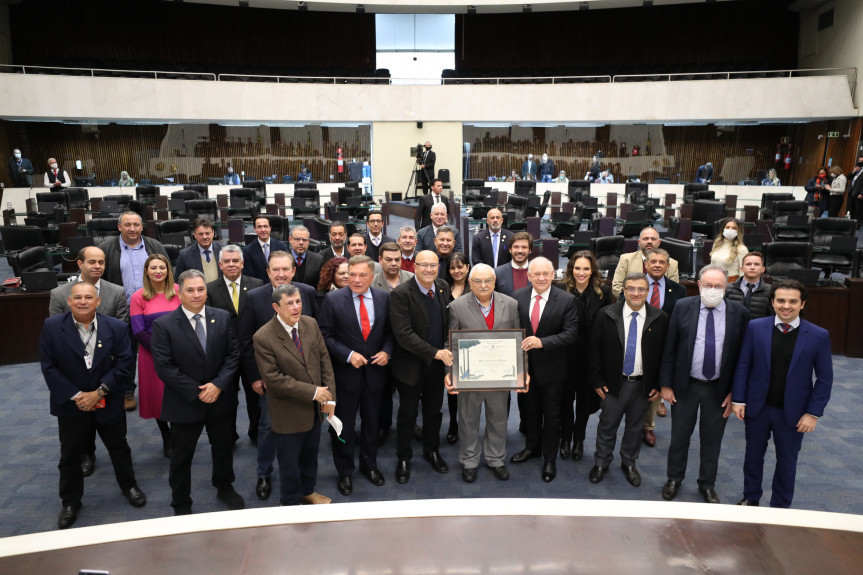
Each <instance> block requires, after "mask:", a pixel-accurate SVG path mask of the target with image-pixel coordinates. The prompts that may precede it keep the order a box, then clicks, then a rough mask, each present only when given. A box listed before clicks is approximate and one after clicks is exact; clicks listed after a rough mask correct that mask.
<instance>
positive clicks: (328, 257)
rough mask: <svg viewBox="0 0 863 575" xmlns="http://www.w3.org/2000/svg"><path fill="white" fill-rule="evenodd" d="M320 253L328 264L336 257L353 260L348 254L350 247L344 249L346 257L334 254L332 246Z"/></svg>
mask: <svg viewBox="0 0 863 575" xmlns="http://www.w3.org/2000/svg"><path fill="white" fill-rule="evenodd" d="M366 241H367V242H368V240H366ZM318 253H319V254H320V255H321V256H323V258H324V263H327V262H328V261H330V260H331V259H333V258H335V257H342V258H345V259H346V260H349V259H351V254H349V253H348V246H345V247H344V251H343V253H344V255H341V256H337V255H336V254H334V253H333V248H332V247H330V246H327V249H325V250H324V251H322V252H318ZM366 253H368V250H366ZM369 257H371V256H369ZM375 261H377V259H375Z"/></svg>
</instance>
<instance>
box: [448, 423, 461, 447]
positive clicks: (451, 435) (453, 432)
mask: <svg viewBox="0 0 863 575" xmlns="http://www.w3.org/2000/svg"><path fill="white" fill-rule="evenodd" d="M456 441H458V427H450V428H449V429H448V430H447V432H446V442H447V443H449V444H450V445H452V444H454V443H455V442H456Z"/></svg>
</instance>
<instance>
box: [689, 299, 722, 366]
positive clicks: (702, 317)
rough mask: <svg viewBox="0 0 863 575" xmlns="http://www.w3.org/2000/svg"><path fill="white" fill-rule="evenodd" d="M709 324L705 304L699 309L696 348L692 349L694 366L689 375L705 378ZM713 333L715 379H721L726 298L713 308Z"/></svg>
mask: <svg viewBox="0 0 863 575" xmlns="http://www.w3.org/2000/svg"><path fill="white" fill-rule="evenodd" d="M706 326H707V308H706V307H705V306H704V304H703V303H702V304H701V307H700V308H699V309H698V330H697V331H696V332H695V348H694V349H693V350H692V367H691V368H690V370H689V377H693V378H695V379H704V373H702V371H703V368H704V330H705V328H706ZM713 333H714V335H715V339H714V343H715V344H716V345H715V348H716V373H714V374H713V379H719V376H720V375H721V374H720V369H719V368H720V366H721V365H722V344H723V342H724V341H725V300H722V302H721V303H720V304H719V305H718V306H716V307H715V308H713Z"/></svg>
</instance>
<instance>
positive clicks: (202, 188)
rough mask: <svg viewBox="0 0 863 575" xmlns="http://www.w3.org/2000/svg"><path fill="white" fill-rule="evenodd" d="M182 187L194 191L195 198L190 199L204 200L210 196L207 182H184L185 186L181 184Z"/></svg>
mask: <svg viewBox="0 0 863 575" xmlns="http://www.w3.org/2000/svg"><path fill="white" fill-rule="evenodd" d="M183 189H184V190H192V191H193V192H195V198H190V199H196V200H206V199H209V197H210V192H209V189H208V187H207V184H186V185H185V186H183Z"/></svg>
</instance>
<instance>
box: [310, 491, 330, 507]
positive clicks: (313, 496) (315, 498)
mask: <svg viewBox="0 0 863 575" xmlns="http://www.w3.org/2000/svg"><path fill="white" fill-rule="evenodd" d="M332 502H333V500H332V499H330V498H329V497H327V496H326V495H321V494H320V493H318V492H317V491H315V492H314V493H310V494H309V495H303V505H326V504H328V503H332Z"/></svg>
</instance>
